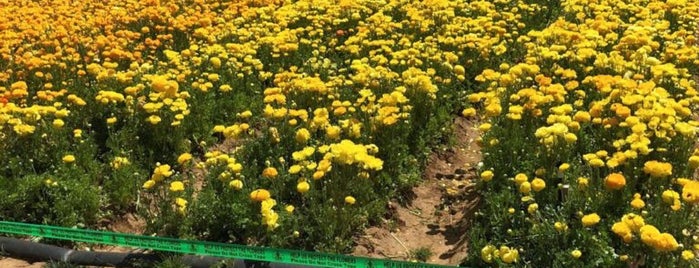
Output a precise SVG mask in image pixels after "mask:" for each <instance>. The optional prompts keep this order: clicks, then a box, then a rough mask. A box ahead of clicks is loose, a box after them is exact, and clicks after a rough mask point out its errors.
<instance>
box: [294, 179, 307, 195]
mask: <svg viewBox="0 0 699 268" xmlns="http://www.w3.org/2000/svg"><path fill="white" fill-rule="evenodd" d="M309 189H311V185H310V184H308V182H306V181H302V182H299V184H297V185H296V191H298V192H299V193H302V194H303V193H306V192H308V190H309Z"/></svg>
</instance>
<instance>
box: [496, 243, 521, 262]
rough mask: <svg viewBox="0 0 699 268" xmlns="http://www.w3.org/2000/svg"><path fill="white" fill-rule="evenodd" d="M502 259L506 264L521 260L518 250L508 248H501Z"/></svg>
mask: <svg viewBox="0 0 699 268" xmlns="http://www.w3.org/2000/svg"><path fill="white" fill-rule="evenodd" d="M499 253H500V259H502V261H503V262H505V263H513V262H517V260H518V259H519V252H518V251H517V250H516V249H510V248H508V247H506V246H502V247H500V252H499Z"/></svg>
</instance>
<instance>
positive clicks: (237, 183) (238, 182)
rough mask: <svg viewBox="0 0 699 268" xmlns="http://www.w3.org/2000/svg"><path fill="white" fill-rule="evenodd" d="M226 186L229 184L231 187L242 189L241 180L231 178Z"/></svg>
mask: <svg viewBox="0 0 699 268" xmlns="http://www.w3.org/2000/svg"><path fill="white" fill-rule="evenodd" d="M228 186H230V187H231V188H233V189H236V190H240V189H243V181H241V180H232V181H231V182H229V183H228Z"/></svg>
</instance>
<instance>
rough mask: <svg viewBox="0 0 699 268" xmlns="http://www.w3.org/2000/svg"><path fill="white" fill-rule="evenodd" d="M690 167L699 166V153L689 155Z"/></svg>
mask: <svg viewBox="0 0 699 268" xmlns="http://www.w3.org/2000/svg"><path fill="white" fill-rule="evenodd" d="M689 167H690V168H693V169H696V168H698V167H699V155H693V156H690V157H689Z"/></svg>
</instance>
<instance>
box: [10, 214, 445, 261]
mask: <svg viewBox="0 0 699 268" xmlns="http://www.w3.org/2000/svg"><path fill="white" fill-rule="evenodd" d="M0 233H7V234H15V235H28V236H38V237H46V238H53V239H59V240H70V241H76V242H85V243H95V244H105V245H114V246H125V247H135V248H144V249H151V250H159V251H166V252H176V253H184V254H194V255H206V256H214V257H221V258H232V259H244V260H254V261H265V262H275V263H286V264H297V265H308V266H314V267H345V268H418V267H420V268H423V267H424V268H440V267H450V266H443V265H434V264H426V263H414V262H405V261H394V260H382V259H372V258H365V257H354V256H347V255H337V254H328V253H318V252H309V251H300V250H288V249H275V248H263V247H251V246H243V245H236V244H225V243H216V242H205V241H193V240H181V239H174V238H167V237H156V236H144V235H134V234H123V233H115V232H106V231H95V230H86V229H76V228H66V227H58V226H50V225H39V224H27V223H19V222H8V221H0Z"/></svg>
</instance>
